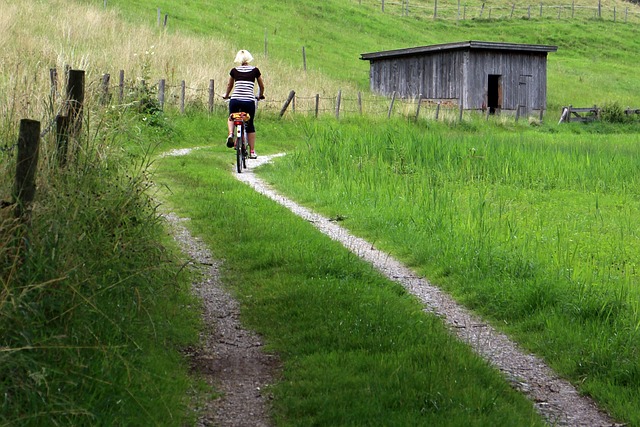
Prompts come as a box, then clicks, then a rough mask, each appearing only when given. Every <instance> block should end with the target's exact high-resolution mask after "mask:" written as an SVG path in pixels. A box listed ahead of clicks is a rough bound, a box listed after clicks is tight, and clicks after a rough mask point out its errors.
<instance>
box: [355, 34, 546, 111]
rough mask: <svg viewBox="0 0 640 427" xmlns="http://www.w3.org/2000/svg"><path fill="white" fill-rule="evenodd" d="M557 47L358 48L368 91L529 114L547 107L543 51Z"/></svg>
mask: <svg viewBox="0 0 640 427" xmlns="http://www.w3.org/2000/svg"><path fill="white" fill-rule="evenodd" d="M557 50H558V48H557V46H545V45H533V44H517V43H499V42H483V41H465V42H458V43H446V44H438V45H431V46H423V47H414V48H407V49H397V50H388V51H383V52H373V53H363V54H362V55H361V57H360V59H363V60H367V61H369V62H370V71H369V79H370V85H371V90H372V91H373V92H376V93H380V94H383V95H388V96H389V95H392V94H393V93H394V92H395V93H396V95H397V96H400V97H403V98H419V97H421V98H422V99H430V100H434V101H443V102H451V103H454V104H456V105H460V104H462V107H463V108H464V109H466V110H485V109H488V110H489V112H490V113H495V112H499V111H501V110H512V111H516V110H517V109H518V108H520V114H529V113H531V112H532V111H544V110H546V107H547V54H548V53H549V52H555V51H557Z"/></svg>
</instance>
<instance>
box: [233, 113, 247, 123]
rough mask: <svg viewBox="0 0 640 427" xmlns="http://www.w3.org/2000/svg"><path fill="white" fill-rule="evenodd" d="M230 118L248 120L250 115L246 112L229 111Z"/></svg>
mask: <svg viewBox="0 0 640 427" xmlns="http://www.w3.org/2000/svg"><path fill="white" fill-rule="evenodd" d="M229 118H230V119H231V120H242V121H243V122H248V121H249V119H250V118H251V116H250V115H249V114H248V113H242V112H241V113H231V115H230V116H229Z"/></svg>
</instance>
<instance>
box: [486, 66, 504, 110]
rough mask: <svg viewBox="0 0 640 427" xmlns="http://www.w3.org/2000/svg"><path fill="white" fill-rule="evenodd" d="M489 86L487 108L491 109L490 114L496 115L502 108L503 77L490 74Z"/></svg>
mask: <svg viewBox="0 0 640 427" xmlns="http://www.w3.org/2000/svg"><path fill="white" fill-rule="evenodd" d="M487 84H488V88H487V107H489V114H496V112H497V111H499V110H500V109H501V108H502V76H501V75H499V74H489V81H488V82H487Z"/></svg>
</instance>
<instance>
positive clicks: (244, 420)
mask: <svg viewBox="0 0 640 427" xmlns="http://www.w3.org/2000/svg"><path fill="white" fill-rule="evenodd" d="M165 218H166V219H167V221H168V222H169V223H170V225H171V226H172V228H173V236H174V238H175V240H176V241H177V242H178V244H179V245H180V247H181V249H182V251H183V252H184V253H185V254H187V255H188V256H189V257H190V258H191V260H192V264H193V265H195V266H196V267H197V268H199V269H200V270H201V272H202V276H201V280H200V281H198V282H196V283H194V284H193V291H194V293H195V294H196V295H197V296H198V297H199V298H200V299H201V301H202V305H203V313H202V316H203V323H204V325H205V329H204V330H203V331H202V332H201V334H200V347H199V348H197V349H189V350H188V351H187V357H188V358H189V359H190V362H191V367H192V369H193V370H194V371H195V372H197V373H198V375H199V376H200V377H202V378H203V379H204V380H205V381H206V382H207V383H208V384H209V385H210V386H211V387H212V388H213V389H215V390H216V391H219V392H220V393H221V395H220V397H217V398H214V399H212V400H210V401H208V402H204V407H200V408H196V410H197V411H198V413H199V419H198V422H197V424H196V425H197V426H199V427H201V426H224V427H226V426H233V427H236V426H237V427H249V426H251V427H265V426H269V425H270V423H269V417H268V401H269V396H268V395H266V396H265V395H264V394H263V393H262V391H263V390H264V388H265V386H266V385H268V384H269V383H271V382H272V381H273V379H274V377H275V376H276V372H277V370H278V365H279V361H278V359H277V358H275V357H273V356H270V355H268V354H265V353H264V352H263V351H262V342H261V340H260V337H258V336H256V335H255V334H254V333H252V332H251V331H248V330H246V329H244V328H243V327H242V325H241V324H240V320H239V315H240V310H239V308H238V303H237V302H236V301H235V300H234V298H233V297H232V296H231V295H230V294H229V293H228V292H227V291H226V290H225V289H224V288H223V287H222V285H221V283H220V280H219V275H218V267H219V266H220V262H219V261H216V260H214V259H212V257H211V253H210V252H209V250H208V249H207V247H206V246H205V245H204V244H203V243H202V242H201V241H200V240H199V239H197V238H194V237H193V236H191V234H190V233H189V231H188V230H187V229H186V227H185V226H184V225H183V223H184V222H186V221H188V219H184V218H179V217H177V216H175V215H173V214H168V215H165Z"/></svg>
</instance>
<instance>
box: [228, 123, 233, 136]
mask: <svg viewBox="0 0 640 427" xmlns="http://www.w3.org/2000/svg"><path fill="white" fill-rule="evenodd" d="M227 126H228V127H229V135H231V134H232V133H233V120H227Z"/></svg>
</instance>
